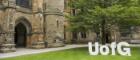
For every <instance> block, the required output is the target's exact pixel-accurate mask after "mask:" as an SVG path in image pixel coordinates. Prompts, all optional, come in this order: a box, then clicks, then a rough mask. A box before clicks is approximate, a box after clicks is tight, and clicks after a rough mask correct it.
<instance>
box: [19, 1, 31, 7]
mask: <svg viewBox="0 0 140 60" xmlns="http://www.w3.org/2000/svg"><path fill="white" fill-rule="evenodd" d="M16 4H17V5H18V6H21V7H24V8H31V0H16Z"/></svg>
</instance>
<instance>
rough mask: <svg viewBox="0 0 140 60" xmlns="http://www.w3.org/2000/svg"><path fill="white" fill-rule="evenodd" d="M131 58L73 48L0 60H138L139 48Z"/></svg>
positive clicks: (139, 55)
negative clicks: (91, 53)
mask: <svg viewBox="0 0 140 60" xmlns="http://www.w3.org/2000/svg"><path fill="white" fill-rule="evenodd" d="M131 50H132V51H131V53H132V56H121V55H115V56H112V55H107V56H103V55H97V56H90V55H89V54H88V48H75V49H68V50H63V51H56V52H48V53H40V54H32V55H24V56H18V57H12V58H6V59H0V60H140V48H136V47H135V48H134V47H133V48H131Z"/></svg>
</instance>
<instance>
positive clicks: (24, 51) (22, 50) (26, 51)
mask: <svg viewBox="0 0 140 60" xmlns="http://www.w3.org/2000/svg"><path fill="white" fill-rule="evenodd" d="M78 47H87V45H66V46H65V47H58V48H45V49H27V48H18V49H17V50H16V52H11V53H0V58H8V57H16V56H21V55H28V54H37V53H43V52H51V51H59V50H65V49H71V48H78Z"/></svg>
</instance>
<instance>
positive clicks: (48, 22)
mask: <svg viewBox="0 0 140 60" xmlns="http://www.w3.org/2000/svg"><path fill="white" fill-rule="evenodd" d="M45 2H46V3H45V4H46V8H47V9H45V30H46V35H45V37H46V38H45V39H46V45H47V47H59V46H64V16H63V11H64V0H45Z"/></svg>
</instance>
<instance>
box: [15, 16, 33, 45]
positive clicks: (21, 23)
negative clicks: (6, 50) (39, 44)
mask: <svg viewBox="0 0 140 60" xmlns="http://www.w3.org/2000/svg"><path fill="white" fill-rule="evenodd" d="M30 32H31V25H30V23H29V22H28V20H27V19H25V18H20V19H18V20H17V21H16V24H15V40H14V42H15V44H16V47H17V48H18V47H27V45H28V44H27V38H28V36H29V34H30Z"/></svg>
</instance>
